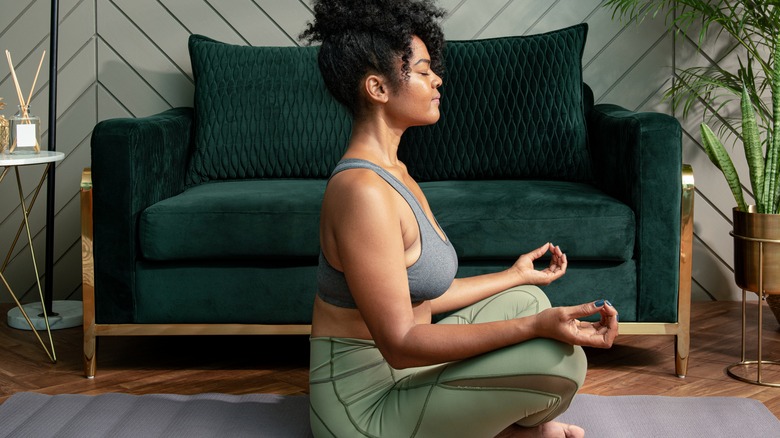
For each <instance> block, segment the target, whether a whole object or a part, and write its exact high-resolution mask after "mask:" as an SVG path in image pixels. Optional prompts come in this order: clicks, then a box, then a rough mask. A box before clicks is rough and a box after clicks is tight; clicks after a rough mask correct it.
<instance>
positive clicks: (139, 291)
mask: <svg viewBox="0 0 780 438" xmlns="http://www.w3.org/2000/svg"><path fill="white" fill-rule="evenodd" d="M586 35H587V25H585V24H579V25H575V26H572V27H568V28H564V29H559V30H556V31H553V32H548V33H544V34H539V35H530V36H522V37H502V38H494V39H486V40H476V41H450V42H449V43H448V45H447V48H446V51H445V65H446V71H445V72H443V77H444V85H443V87H442V88H441V91H442V95H443V100H442V104H441V113H442V118H441V120H440V121H439V123H437V124H436V125H433V126H426V127H417V128H412V129H410V130H409V131H408V132H407V134H406V135H405V137H404V139H403V141H402V144H401V146H400V151H399V154H400V155H401V158H402V159H403V160H404V162H405V163H406V164H407V166H408V167H409V170H410V172H411V173H412V175H413V176H414V177H415V178H416V179H417V180H418V181H419V182H420V185H421V187H422V189H423V190H424V191H425V193H426V196H427V198H428V200H429V202H430V205H431V208H432V209H433V211H434V213H435V215H436V217H437V219H438V220H439V222H440V223H441V225H442V227H443V228H444V229H445V230H446V232H447V233H448V235H449V237H450V239H451V240H452V242H453V244H454V245H455V248H456V250H457V253H458V257H459V259H460V269H459V275H461V276H465V275H472V274H479V273H484V272H492V271H495V270H500V269H504V268H506V267H508V266H509V265H510V264H511V263H513V262H514V260H515V259H516V258H517V257H518V256H519V255H520V254H522V253H524V252H527V251H529V250H531V249H533V248H536V247H538V246H540V245H542V244H544V243H545V242H547V241H551V242H553V243H555V244H557V245H560V246H561V247H562V248H563V250H564V251H565V252H566V254H567V255H568V259H569V270H568V273H567V275H566V276H564V278H562V279H560V280H558V281H557V282H555V283H553V284H551V285H550V286H549V287H547V288H546V291H547V292H548V294H549V296H550V299H551V301H552V302H553V304H554V305H570V304H575V303H581V302H584V301H588V300H596V299H599V298H606V299H609V300H610V301H611V302H612V303H614V304H615V305H616V306H617V307H618V309H619V311H620V321H621V323H620V324H621V326H620V330H621V333H622V334H624V335H625V334H653V335H671V336H675V337H676V343H675V350H676V357H677V362H676V373H677V374H678V375H681V376H682V375H684V374H685V370H686V366H687V357H688V350H689V330H688V325H689V322H688V321H689V311H690V309H689V305H690V256H691V251H690V235H691V224H692V222H691V214H692V207H691V204H692V193H693V182H692V175H691V174H690V172H689V171H687V172H686V171H684V169H686V167H685V166H683V163H682V161H681V155H682V154H681V129H680V125H679V123H678V121H677V120H676V119H674V118H673V117H671V116H669V115H665V114H660V113H637V112H632V111H628V110H626V109H624V108H621V107H618V106H615V105H610V104H598V105H594V99H593V93H592V92H591V91H590V89H589V88H588V86H587V85H585V84H584V83H583V80H582V61H581V58H582V53H583V48H584V45H585V41H586ZM189 51H190V56H191V60H192V68H193V76H194V81H195V96H194V105H193V107H192V108H174V109H170V110H168V111H165V112H163V113H160V114H156V115H152V116H149V117H142V118H129V119H128V118H124V119H111V120H105V121H102V122H100V123H98V124H97V126H96V127H95V129H94V132H93V135H92V140H91V145H92V163H91V167H90V168H88V169H85V174H84V178H83V181H82V215H83V221H82V222H83V223H82V232H83V237H84V240H83V243H84V244H83V248H84V299H83V302H84V307H85V308H84V315H85V321H84V358H85V373H86V374H87V376H94V374H95V370H96V338H97V337H100V336H122V335H198V334H263V333H275V334H279V333H282V334H306V333H308V332H309V329H310V323H311V319H310V318H311V310H312V303H313V299H314V295H315V289H316V264H317V255H318V252H319V244H318V222H319V209H320V202H321V199H322V195H323V191H324V189H325V184H326V181H327V177H328V175H329V173H330V171H331V169H333V167H334V166H335V165H336V163H337V161H338V160H339V158H340V156H341V154H342V153H343V150H344V148H345V146H346V144H347V142H348V138H349V134H350V129H351V123H350V119H349V116H348V113H347V112H346V110H345V109H343V108H342V107H340V106H339V105H338V104H337V103H336V102H335V101H334V100H333V99H332V98H331V97H330V96H329V95H328V93H327V91H326V89H325V87H324V83H323V82H322V79H321V77H320V74H319V71H318V68H317V63H316V54H317V47H249V46H238V45H230V44H225V43H222V42H218V41H214V40H211V39H209V38H207V37H204V36H199V35H193V36H191V37H190V40H189ZM688 170H689V169H688Z"/></svg>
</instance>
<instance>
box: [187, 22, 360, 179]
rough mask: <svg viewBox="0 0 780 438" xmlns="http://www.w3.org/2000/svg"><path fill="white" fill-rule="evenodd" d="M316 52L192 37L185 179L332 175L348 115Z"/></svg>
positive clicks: (345, 140) (346, 132)
mask: <svg viewBox="0 0 780 438" xmlns="http://www.w3.org/2000/svg"><path fill="white" fill-rule="evenodd" d="M317 50H318V47H252V46H240V45H233V44H226V43H223V42H219V41H215V40H213V39H210V38H207V37H204V36H201V35H192V36H191V37H190V39H189V51H190V58H191V62H192V72H193V76H194V78H195V103H194V106H195V132H194V134H195V150H194V151H193V154H192V158H191V160H190V163H189V169H188V174H187V184H188V185H195V184H199V183H203V182H206V181H213V180H230V179H247V178H327V177H328V175H330V172H331V170H332V169H333V168H334V167H335V165H336V163H337V162H338V160H339V158H340V157H341V155H342V154H343V152H344V148H345V147H346V145H347V143H348V140H349V135H350V132H351V121H350V117H349V113H348V112H347V110H346V109H344V108H343V107H341V106H340V105H339V104H338V103H337V102H336V101H335V100H334V99H333V98H332V97H331V96H330V94H328V91H327V89H326V88H325V83H324V82H323V80H322V76H321V75H320V72H319V69H318V67H317Z"/></svg>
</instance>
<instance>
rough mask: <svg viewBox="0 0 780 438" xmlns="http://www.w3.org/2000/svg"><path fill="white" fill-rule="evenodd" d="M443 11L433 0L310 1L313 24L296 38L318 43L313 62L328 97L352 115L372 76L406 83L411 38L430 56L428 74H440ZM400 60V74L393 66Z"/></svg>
mask: <svg viewBox="0 0 780 438" xmlns="http://www.w3.org/2000/svg"><path fill="white" fill-rule="evenodd" d="M444 14H445V11H444V10H443V9H440V8H438V7H436V6H435V5H434V1H433V0H315V2H314V22H313V23H309V24H308V25H307V27H306V29H305V30H304V31H303V32H302V33H301V35H300V38H301V39H302V40H303V41H305V42H308V43H309V44H311V43H314V42H317V41H320V42H322V46H321V47H320V50H319V55H318V63H319V68H320V72H321V73H322V77H323V79H324V80H325V85H326V86H327V87H328V90H330V93H331V94H332V95H333V96H334V97H335V98H336V100H337V101H339V102H341V103H342V104H343V105H344V106H346V107H347V108H348V109H349V110H350V112H351V113H352V114H353V115H357V114H358V113H359V112H360V109H361V100H360V93H359V91H358V90H359V87H360V82H361V80H362V79H363V78H364V77H365V76H366V75H367V74H371V73H377V74H381V75H383V76H385V77H386V78H388V81H389V82H390V85H391V86H392V87H398V86H399V85H401V83H402V82H403V81H405V80H407V79H408V78H409V73H410V71H411V69H410V67H409V60H410V58H411V56H412V49H411V42H412V36H414V35H416V36H418V37H419V38H420V39H421V40H422V41H423V43H425V46H426V47H427V48H428V52H429V54H430V56H431V69H432V70H433V71H435V72H436V73H437V74H440V75H441V74H443V66H442V50H443V48H444V33H443V32H442V30H441V26H440V24H439V20H440V19H441V18H442V17H444ZM399 57H400V59H401V62H402V67H401V71H398V67H397V65H398V64H397V62H398V59H399Z"/></svg>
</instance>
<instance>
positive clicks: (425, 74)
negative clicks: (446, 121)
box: [386, 36, 442, 127]
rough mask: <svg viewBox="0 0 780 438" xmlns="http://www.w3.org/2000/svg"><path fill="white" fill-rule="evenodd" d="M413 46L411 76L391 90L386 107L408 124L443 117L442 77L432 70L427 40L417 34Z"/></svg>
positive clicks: (402, 123)
mask: <svg viewBox="0 0 780 438" xmlns="http://www.w3.org/2000/svg"><path fill="white" fill-rule="evenodd" d="M411 47H412V57H411V58H410V60H409V67H410V69H411V71H410V72H409V78H408V79H407V80H402V81H400V85H399V87H398V89H397V90H393V92H392V93H390V99H389V100H388V103H387V107H386V109H387V110H388V111H389V114H391V115H392V116H393V118H394V119H396V120H397V122H398V123H399V124H401V125H404V127H406V126H421V125H431V124H433V123H436V122H437V121H438V120H439V101H440V99H441V94H440V93H439V90H438V88H439V87H440V86H441V84H442V79H441V78H440V77H439V76H438V75H437V74H436V73H435V72H434V71H433V70H431V56H430V55H429V54H428V48H427V47H425V43H423V42H422V40H421V39H420V38H418V37H417V36H414V37H412V43H411ZM399 64H400V61H399Z"/></svg>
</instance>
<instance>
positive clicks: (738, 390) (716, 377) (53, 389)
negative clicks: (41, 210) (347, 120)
mask: <svg viewBox="0 0 780 438" xmlns="http://www.w3.org/2000/svg"><path fill="white" fill-rule="evenodd" d="M9 308H10V306H9V305H0V312H2V313H0V318H2V319H1V320H0V402H2V401H4V400H5V399H6V398H8V397H9V396H10V395H12V394H14V393H16V392H19V391H34V392H41V393H46V394H63V393H83V394H98V393H104V392H124V393H131V394H148V393H177V394H194V393H203V392H221V393H229V394H244V393H277V394H305V393H306V392H307V390H308V389H307V386H308V369H307V367H308V338H307V337H304V336H295V337H284V336H279V337H261V336H246V337H238V336H237V337H232V336H231V337H175V338H174V337H133V338H102V339H101V340H100V343H99V348H98V374H97V377H96V378H95V379H91V380H90V379H86V378H84V377H83V374H82V365H81V328H80V327H79V328H74V329H66V330H60V331H55V332H54V341H55V347H56V351H57V358H58V362H57V363H56V364H51V363H50V362H49V361H48V359H47V357H46V355H45V353H44V352H43V349H42V348H41V347H40V345H38V344H37V342H36V341H35V338H34V337H33V335H32V333H30V332H26V331H20V330H14V329H10V328H8V326H7V323H6V321H5V319H6V317H5V315H6V313H7V311H8V309H9ZM756 309H757V307H756V305H755V304H751V305H749V306H748V311H749V313H748V315H749V318H751V319H749V322H754V321H755V319H754V318H755V313H756ZM765 309H766V311H765V318H764V321H765V324H764V357H765V359H773V360H780V330H779V329H780V326H779V325H778V323H777V321H775V319H774V317H773V315H772V314H771V312H770V311H769V309H768V308H767V307H765ZM692 320H693V323H692V326H693V327H692V342H691V343H692V352H691V358H690V365H689V370H688V376H687V377H686V378H685V379H680V378H678V377H676V376H675V375H674V361H673V351H674V346H673V342H672V338H671V337H666V336H663V337H661V336H622V337H619V338H618V342H617V343H616V345H615V346H614V347H613V348H612V349H611V350H592V349H589V350H587V354H588V357H589V361H590V367H589V370H588V377H587V381H586V384H585V386H584V387H583V388H582V390H581V392H582V393H588V394H600V395H634V394H651V395H667V396H737V397H751V398H755V399H758V400H760V401H762V402H763V403H764V404H765V405H766V406H767V407H768V408H769V409H770V410H771V411H772V412H773V413H774V414H775V416H778V418H780V388H770V387H764V386H757V385H752V384H747V383H743V382H739V381H736V380H734V379H731V378H730V377H728V376H727V375H726V374H725V372H724V368H725V366H726V365H728V364H730V363H733V362H736V361H738V360H739V350H740V327H741V324H740V304H739V303H735V302H696V303H694V304H693V318H692ZM749 325H750V324H749ZM751 326H752V325H751ZM748 336H749V339H751V342H750V343H749V348H748V356H749V358H750V357H751V355H753V354H755V342H754V341H752V340H753V339H755V330H749V331H748ZM764 378H765V380H767V381H780V372H774V370H769V369H766V367H765V370H764Z"/></svg>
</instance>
